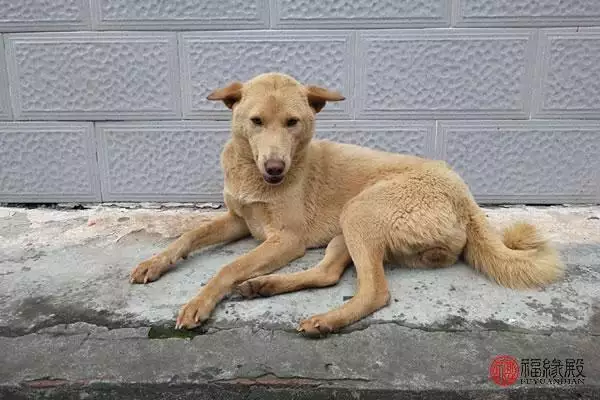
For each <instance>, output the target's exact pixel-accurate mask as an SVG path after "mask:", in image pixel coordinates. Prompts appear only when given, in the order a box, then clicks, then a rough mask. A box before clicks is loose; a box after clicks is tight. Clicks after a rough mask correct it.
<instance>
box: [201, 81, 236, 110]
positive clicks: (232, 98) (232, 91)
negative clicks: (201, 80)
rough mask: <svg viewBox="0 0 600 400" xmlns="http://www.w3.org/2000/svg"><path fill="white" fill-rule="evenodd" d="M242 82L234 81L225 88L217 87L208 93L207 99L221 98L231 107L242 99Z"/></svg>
mask: <svg viewBox="0 0 600 400" xmlns="http://www.w3.org/2000/svg"><path fill="white" fill-rule="evenodd" d="M243 86H244V85H242V83H241V82H232V83H230V84H229V85H228V86H226V87H224V88H220V89H217V90H215V91H213V92H212V93H211V94H209V95H208V97H207V98H206V99H207V100H221V101H223V103H225V105H226V106H227V107H228V108H229V109H233V106H234V105H235V103H237V102H238V101H240V100H241V99H242V87H243Z"/></svg>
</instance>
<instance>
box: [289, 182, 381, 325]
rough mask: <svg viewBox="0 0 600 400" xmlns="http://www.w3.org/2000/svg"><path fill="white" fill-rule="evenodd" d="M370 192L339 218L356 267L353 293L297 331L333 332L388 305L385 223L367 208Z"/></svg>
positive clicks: (379, 214) (379, 216) (347, 208)
mask: <svg viewBox="0 0 600 400" xmlns="http://www.w3.org/2000/svg"><path fill="white" fill-rule="evenodd" d="M377 190H378V189H375V191H377ZM373 191H374V189H372V188H371V189H367V190H366V191H365V192H363V193H361V194H359V195H358V196H357V197H355V198H354V199H353V200H351V201H350V203H349V204H348V205H347V206H346V207H345V210H344V212H343V213H342V216H341V218H340V221H341V225H342V232H343V235H344V239H345V241H346V244H347V247H348V251H349V253H350V256H351V257H352V260H353V261H354V265H355V268H356V274H357V278H358V287H357V290H356V293H355V295H354V297H352V299H350V300H349V301H348V302H346V303H344V304H343V305H342V306H340V307H338V308H336V309H334V310H331V311H329V312H327V313H325V314H321V315H315V316H313V317H311V318H309V319H307V320H305V321H302V322H301V323H300V326H299V327H298V330H299V331H301V332H304V333H305V334H307V335H309V336H317V335H321V334H327V333H329V332H334V331H337V330H339V329H341V328H343V327H345V326H347V325H349V324H351V323H353V322H356V321H358V320H360V319H361V318H363V317H365V316H367V315H369V314H371V313H373V312H375V311H376V310H378V309H380V308H382V307H384V306H385V305H387V304H388V302H389V299H390V294H389V291H388V285H387V281H386V279H385V275H384V270H383V262H384V258H385V255H386V236H385V235H386V232H385V231H386V228H387V227H386V224H387V221H386V218H385V215H383V214H381V213H379V212H378V210H377V207H371V206H370V205H369V202H371V201H370V200H371V197H372V194H373V193H372V192H373Z"/></svg>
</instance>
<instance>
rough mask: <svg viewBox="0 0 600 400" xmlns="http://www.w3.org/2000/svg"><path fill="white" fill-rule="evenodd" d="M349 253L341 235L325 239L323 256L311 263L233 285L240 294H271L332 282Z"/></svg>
mask: <svg viewBox="0 0 600 400" xmlns="http://www.w3.org/2000/svg"><path fill="white" fill-rule="evenodd" d="M351 262H352V259H351V258H350V253H349V252H348V248H347V247H346V242H345V240H344V236H343V235H339V236H336V237H335V238H333V239H332V240H331V242H329V244H328V245H327V249H326V250H325V257H324V258H323V260H321V262H319V263H318V264H317V265H316V266H315V267H313V268H311V269H309V270H306V271H301V272H295V273H292V274H273V275H265V276H260V277H258V278H254V279H249V280H247V281H245V282H243V283H242V284H240V285H239V286H238V287H237V292H238V293H239V294H241V295H242V296H244V297H247V298H252V297H257V296H265V297H266V296H273V295H276V294H281V293H288V292H294V291H297V290H302V289H307V288H313V287H318V288H320V287H327V286H332V285H335V284H336V283H337V282H338V281H339V280H340V277H341V276H342V274H343V272H344V270H345V269H346V267H347V266H348V265H350V263H351Z"/></svg>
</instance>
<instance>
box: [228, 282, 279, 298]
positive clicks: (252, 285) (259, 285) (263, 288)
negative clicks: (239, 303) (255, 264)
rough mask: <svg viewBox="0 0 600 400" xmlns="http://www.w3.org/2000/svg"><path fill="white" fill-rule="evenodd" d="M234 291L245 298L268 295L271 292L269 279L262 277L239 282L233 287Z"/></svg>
mask: <svg viewBox="0 0 600 400" xmlns="http://www.w3.org/2000/svg"><path fill="white" fill-rule="evenodd" d="M235 292H236V293H238V294H239V295H240V296H243V297H245V298H247V299H252V298H254V297H259V296H260V297H268V296H270V295H271V294H272V290H271V287H270V285H269V281H268V280H267V279H264V277H260V278H253V279H248V280H247V281H245V282H242V283H240V284H239V285H238V286H237V287H236V288H235Z"/></svg>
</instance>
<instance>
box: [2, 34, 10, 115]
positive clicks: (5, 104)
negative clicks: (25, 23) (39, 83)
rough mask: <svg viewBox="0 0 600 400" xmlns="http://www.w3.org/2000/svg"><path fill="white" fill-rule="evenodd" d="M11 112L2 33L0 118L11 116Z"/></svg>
mask: <svg viewBox="0 0 600 400" xmlns="http://www.w3.org/2000/svg"><path fill="white" fill-rule="evenodd" d="M11 114H12V113H11V111H10V98H9V92H8V78H7V76H6V59H5V58H4V41H3V40H2V35H0V120H3V119H8V118H10V117H11Z"/></svg>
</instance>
